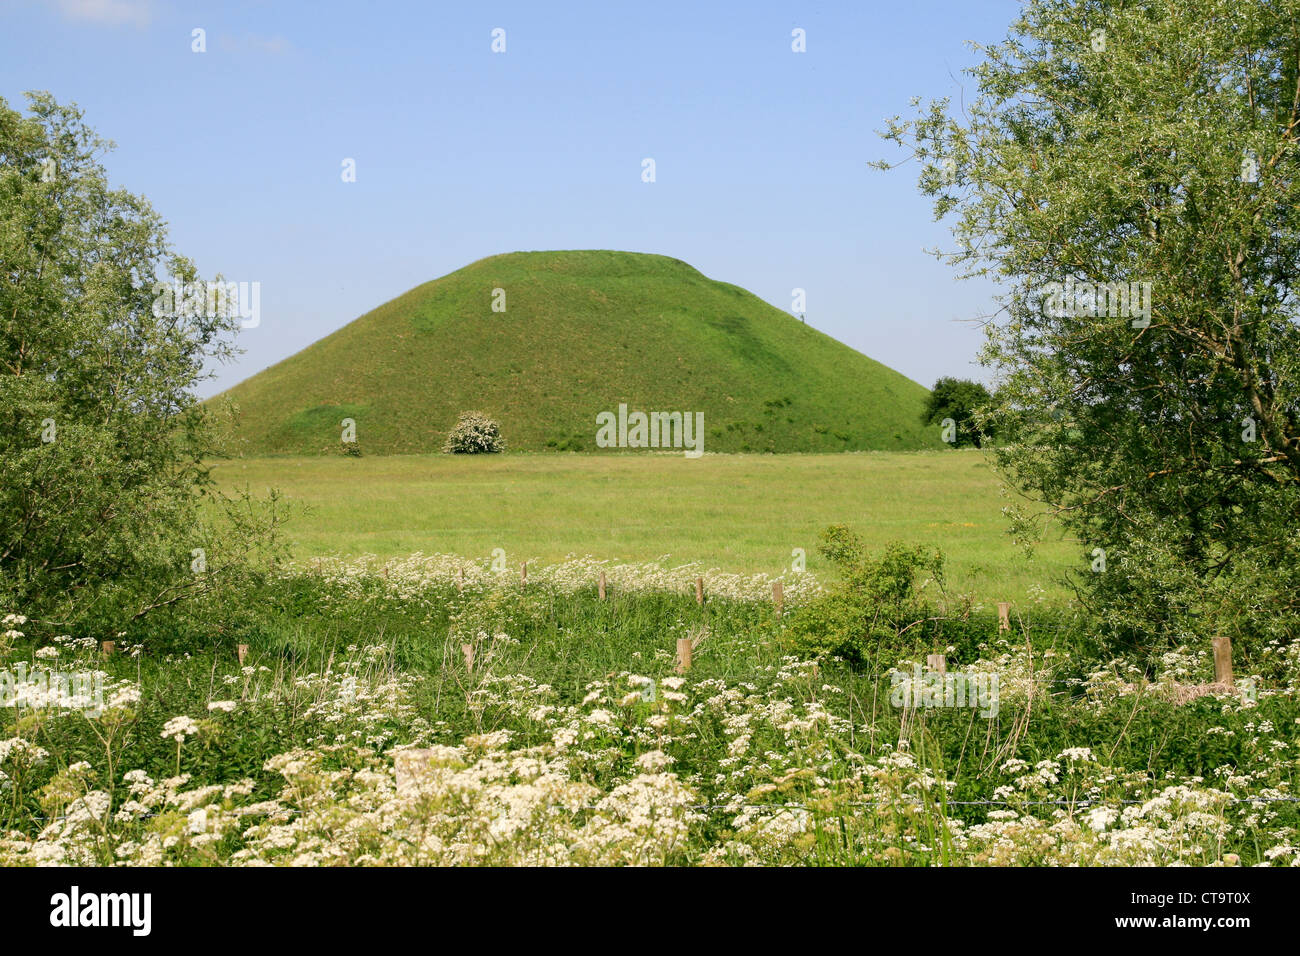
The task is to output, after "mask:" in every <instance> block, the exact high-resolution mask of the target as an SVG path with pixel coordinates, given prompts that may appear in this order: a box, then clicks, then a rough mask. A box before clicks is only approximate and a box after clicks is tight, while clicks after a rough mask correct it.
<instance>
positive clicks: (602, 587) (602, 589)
mask: <svg viewBox="0 0 1300 956" xmlns="http://www.w3.org/2000/svg"><path fill="white" fill-rule="evenodd" d="M597 588H598V590H599V591H600V599H601V600H602V601H603V600H605V572H604V571H601V572H600V584H599V585H597Z"/></svg>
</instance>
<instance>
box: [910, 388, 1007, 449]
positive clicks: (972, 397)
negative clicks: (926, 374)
mask: <svg viewBox="0 0 1300 956" xmlns="http://www.w3.org/2000/svg"><path fill="white" fill-rule="evenodd" d="M992 400H993V396H992V395H990V394H989V390H988V389H987V388H985V387H984V386H983V385H981V384H980V383H979V382H973V381H971V380H970V379H965V378H953V377H951V376H944V377H943V378H941V379H939V380H938V381H937V382H935V383H934V388H932V389H931V390H930V398H929V400H928V401H927V402H926V404H925V412H924V413H923V414H922V416H921V420H922V421H924V422H925V423H926V424H927V425H943V424H944V421H945V419H952V422H953V436H952V441H951V442H949V444H951V445H952V446H953V447H954V448H961V447H962V446H963V445H974V446H975V447H976V448H979V447H980V445H981V443H982V442H983V440H984V438H985V433H984V431H983V429H982V428H981V423H980V421H979V419H978V418H977V413H979V412H981V411H983V410H984V409H985V408H987V407H988V406H989V404H990V403H991V402H992ZM945 440H946V439H945Z"/></svg>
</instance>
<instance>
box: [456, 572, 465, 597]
mask: <svg viewBox="0 0 1300 956" xmlns="http://www.w3.org/2000/svg"><path fill="white" fill-rule="evenodd" d="M456 572H457V579H456V590H457V591H462V592H463V591H464V590H465V569H464V568H457V569H456Z"/></svg>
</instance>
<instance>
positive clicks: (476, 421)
mask: <svg viewBox="0 0 1300 956" xmlns="http://www.w3.org/2000/svg"><path fill="white" fill-rule="evenodd" d="M442 450H443V451H444V452H450V453H451V454H453V455H479V454H484V453H494V452H502V451H505V450H506V440H505V439H504V438H502V437H501V426H500V425H498V424H497V423H496V422H495V421H493V420H492V419H491V418H488V417H487V416H486V415H484V414H483V413H482V412H461V415H460V419H459V420H458V421H457V422H456V427H455V428H453V429H452V430H451V434H449V435H448V436H447V442H446V444H445V445H443V446H442Z"/></svg>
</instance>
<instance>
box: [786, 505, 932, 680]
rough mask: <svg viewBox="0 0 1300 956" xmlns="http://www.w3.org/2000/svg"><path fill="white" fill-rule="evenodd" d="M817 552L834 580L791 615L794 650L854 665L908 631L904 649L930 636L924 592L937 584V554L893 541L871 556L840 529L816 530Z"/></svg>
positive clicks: (891, 647) (898, 643)
mask: <svg viewBox="0 0 1300 956" xmlns="http://www.w3.org/2000/svg"><path fill="white" fill-rule="evenodd" d="M818 550H819V551H820V552H821V553H822V555H823V556H825V557H826V558H827V559H828V560H829V561H830V562H831V563H832V564H833V565H834V566H835V569H836V571H837V572H838V573H839V580H838V581H837V582H836V584H835V585H834V586H832V587H831V589H830V590H829V591H828V593H826V594H825V595H823V596H821V597H819V598H817V599H816V600H814V601H812V602H811V603H809V604H808V605H806V606H804V607H801V608H799V610H798V611H797V612H796V613H795V615H794V618H793V620H792V622H791V636H792V639H793V641H794V644H795V646H796V647H797V648H798V649H799V650H800V651H802V652H804V653H812V654H819V655H826V654H830V655H834V656H837V657H842V658H844V659H845V660H847V661H849V662H850V663H851V664H855V665H860V664H863V663H865V662H866V661H867V660H869V659H870V658H872V657H874V656H877V655H879V654H880V653H881V652H882V651H883V652H895V651H898V650H899V649H901V648H902V647H903V646H904V645H903V642H902V637H903V635H904V634H906V633H908V632H909V631H914V633H912V635H911V639H910V645H914V644H919V643H921V642H922V641H923V640H924V638H926V637H927V636H933V634H934V633H935V631H934V628H933V627H932V626H931V627H927V626H926V625H927V624H931V625H932V623H933V619H934V618H935V616H936V612H935V610H934V608H933V606H932V604H931V602H930V601H929V600H928V596H927V595H926V594H925V593H924V591H925V588H926V587H927V586H930V585H935V586H937V587H939V588H942V586H943V555H942V553H941V552H939V551H938V550H933V551H931V550H927V549H926V548H923V547H919V546H916V545H905V544H900V543H897V542H895V543H891V544H888V545H886V546H885V548H884V549H883V550H882V551H881V553H880V555H879V556H878V557H873V556H872V555H871V554H869V553H868V552H867V549H866V546H865V545H864V544H863V541H862V538H861V537H860V536H859V535H857V534H856V533H854V532H853V531H851V530H849V529H848V528H846V527H845V526H844V525H832V526H830V527H828V528H826V529H825V530H824V531H822V533H821V537H820V544H819V545H818ZM910 645H909V646H910Z"/></svg>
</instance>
